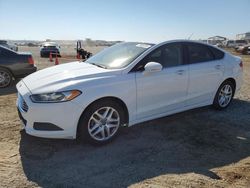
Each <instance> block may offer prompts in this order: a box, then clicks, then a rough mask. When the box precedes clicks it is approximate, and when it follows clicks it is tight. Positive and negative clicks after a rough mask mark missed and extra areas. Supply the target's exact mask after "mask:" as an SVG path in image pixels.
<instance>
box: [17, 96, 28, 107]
mask: <svg viewBox="0 0 250 188" xmlns="http://www.w3.org/2000/svg"><path fill="white" fill-rule="evenodd" d="M18 105H19V108H21V109H22V110H23V111H24V112H28V110H29V106H28V105H27V103H26V102H25V100H24V99H23V97H22V96H21V95H20V94H19V93H18Z"/></svg>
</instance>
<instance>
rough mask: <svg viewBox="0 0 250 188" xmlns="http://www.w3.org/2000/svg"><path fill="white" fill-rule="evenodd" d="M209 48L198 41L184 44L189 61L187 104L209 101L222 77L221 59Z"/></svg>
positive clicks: (211, 99)
mask: <svg viewBox="0 0 250 188" xmlns="http://www.w3.org/2000/svg"><path fill="white" fill-rule="evenodd" d="M211 48H212V47H209V46H207V45H203V44H199V43H186V44H185V49H186V52H187V58H188V63H189V86H188V100H187V105H198V104H207V103H211V102H212V101H213V98H214V95H215V92H216V90H217V89H218V86H219V84H220V83H221V81H222V79H223V73H224V64H223V61H222V60H220V59H218V58H216V57H215V55H214V53H213V52H212V50H211Z"/></svg>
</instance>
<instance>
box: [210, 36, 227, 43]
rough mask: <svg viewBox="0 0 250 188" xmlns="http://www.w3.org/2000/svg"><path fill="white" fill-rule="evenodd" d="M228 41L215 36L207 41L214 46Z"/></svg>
mask: <svg viewBox="0 0 250 188" xmlns="http://www.w3.org/2000/svg"><path fill="white" fill-rule="evenodd" d="M225 40H227V38H226V37H222V36H213V37H209V38H208V39H207V43H208V44H212V45H216V44H222V42H223V41H225Z"/></svg>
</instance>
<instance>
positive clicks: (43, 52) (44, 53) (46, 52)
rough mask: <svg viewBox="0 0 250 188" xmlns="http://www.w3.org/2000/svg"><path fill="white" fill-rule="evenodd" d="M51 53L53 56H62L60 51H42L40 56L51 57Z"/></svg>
mask: <svg viewBox="0 0 250 188" xmlns="http://www.w3.org/2000/svg"><path fill="white" fill-rule="evenodd" d="M50 53H52V54H53V55H55V54H57V55H59V56H60V52H59V51H53V50H52V51H40V55H41V56H49V55H50Z"/></svg>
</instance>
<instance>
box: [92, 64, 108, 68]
mask: <svg viewBox="0 0 250 188" xmlns="http://www.w3.org/2000/svg"><path fill="white" fill-rule="evenodd" d="M89 64H91V65H95V66H97V67H100V68H103V69H107V67H106V66H105V65H102V64H97V63H89Z"/></svg>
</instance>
